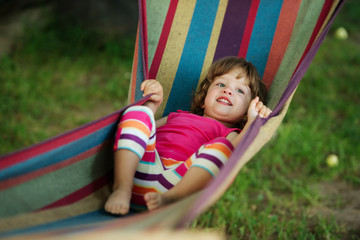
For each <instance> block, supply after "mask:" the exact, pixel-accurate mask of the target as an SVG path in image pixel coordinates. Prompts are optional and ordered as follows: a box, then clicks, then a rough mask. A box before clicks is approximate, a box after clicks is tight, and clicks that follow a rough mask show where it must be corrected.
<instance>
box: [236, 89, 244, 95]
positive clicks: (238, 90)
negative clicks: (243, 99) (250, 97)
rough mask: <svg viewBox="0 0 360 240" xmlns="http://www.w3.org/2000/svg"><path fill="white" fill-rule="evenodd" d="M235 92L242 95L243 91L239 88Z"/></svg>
mask: <svg viewBox="0 0 360 240" xmlns="http://www.w3.org/2000/svg"><path fill="white" fill-rule="evenodd" d="M236 91H237V92H238V93H242V94H243V93H244V91H243V90H241V89H240V88H237V89H236Z"/></svg>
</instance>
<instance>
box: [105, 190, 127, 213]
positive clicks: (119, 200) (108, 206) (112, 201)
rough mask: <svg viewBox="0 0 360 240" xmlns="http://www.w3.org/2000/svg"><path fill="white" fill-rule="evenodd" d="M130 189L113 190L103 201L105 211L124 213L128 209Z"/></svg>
mask: <svg viewBox="0 0 360 240" xmlns="http://www.w3.org/2000/svg"><path fill="white" fill-rule="evenodd" d="M130 199H131V191H130V192H129V191H124V190H122V189H116V190H114V191H113V192H112V193H111V195H110V197H109V198H108V200H107V201H106V203H105V211H107V212H109V213H112V214H121V215H125V214H127V213H128V212H129V209H130Z"/></svg>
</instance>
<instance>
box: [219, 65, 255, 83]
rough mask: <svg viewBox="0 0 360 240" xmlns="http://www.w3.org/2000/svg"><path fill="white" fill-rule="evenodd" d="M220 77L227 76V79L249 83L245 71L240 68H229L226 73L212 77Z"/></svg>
mask: <svg viewBox="0 0 360 240" xmlns="http://www.w3.org/2000/svg"><path fill="white" fill-rule="evenodd" d="M222 77H225V78H226V77H228V78H229V79H231V78H233V79H237V80H239V81H241V82H243V83H244V84H246V85H250V79H249V78H248V76H247V74H246V72H245V71H244V70H243V69H241V68H235V69H232V70H230V71H229V72H227V73H224V74H223V75H220V76H218V77H216V78H215V79H214V81H216V80H218V79H221V78H222Z"/></svg>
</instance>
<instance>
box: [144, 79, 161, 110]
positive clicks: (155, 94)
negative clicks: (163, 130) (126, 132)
mask: <svg viewBox="0 0 360 240" xmlns="http://www.w3.org/2000/svg"><path fill="white" fill-rule="evenodd" d="M140 90H141V91H144V94H143V96H147V95H149V94H152V95H151V96H150V98H149V100H148V101H147V102H146V103H145V104H144V105H146V106H148V107H150V108H151V109H152V110H153V112H154V113H155V112H156V110H157V109H158V107H159V106H160V104H161V103H162V101H163V97H164V93H163V88H162V86H161V84H160V83H159V82H158V81H156V80H155V79H148V80H145V81H144V82H142V83H141V85H140Z"/></svg>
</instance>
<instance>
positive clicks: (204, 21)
mask: <svg viewBox="0 0 360 240" xmlns="http://www.w3.org/2000/svg"><path fill="white" fill-rule="evenodd" d="M344 2H345V1H343V0H316V1H312V0H242V1H238V0H197V1H195V0H148V1H146V0H140V1H139V29H138V35H137V40H136V45H135V51H134V60H133V70H132V77H131V84H130V88H129V102H131V103H132V104H142V103H143V102H144V101H146V98H142V93H141V92H140V89H139V85H140V84H141V82H142V81H143V80H144V79H148V78H150V79H155V78H156V79H157V80H159V81H160V82H161V83H162V85H163V87H164V98H165V99H164V103H163V106H162V107H160V109H159V110H158V112H159V114H158V116H157V117H160V116H162V115H167V114H169V113H170V112H171V111H175V110H177V109H182V110H187V109H189V107H190V102H191V98H192V95H193V92H194V91H195V90H196V88H197V86H198V84H199V82H200V80H201V79H203V77H204V76H205V74H206V71H207V69H208V68H209V66H210V65H211V63H212V62H213V61H215V60H217V59H219V58H222V57H224V56H229V55H232V56H241V57H245V58H246V59H248V60H249V61H251V62H252V63H253V64H254V65H255V66H256V67H257V69H258V70H259V73H260V75H261V76H262V77H263V80H264V82H265V83H266V86H267V88H268V89H269V103H268V105H269V106H270V107H271V108H272V109H273V112H272V114H271V115H270V117H269V118H268V119H257V120H256V121H255V122H254V123H253V124H252V125H251V127H250V129H249V131H248V132H247V133H246V136H245V137H244V139H243V141H242V142H241V143H240V144H239V145H238V146H237V147H236V148H235V150H234V152H233V154H232V156H231V157H230V159H229V161H228V163H227V164H226V165H225V167H224V168H223V169H222V170H221V172H220V174H219V175H218V176H217V177H216V178H215V179H214V180H213V181H212V183H211V184H210V185H209V187H208V188H206V189H205V190H203V191H202V192H199V193H197V194H194V195H192V196H189V197H188V198H186V199H184V200H182V201H179V202H177V203H174V204H172V205H170V206H167V207H164V208H161V209H159V210H156V211H153V212H145V213H140V214H130V215H129V216H126V217H115V216H111V215H109V214H107V213H105V212H104V210H103V205H104V203H105V201H106V199H107V197H108V195H109V194H110V189H111V179H112V167H113V165H112V164H113V156H112V141H113V137H114V134H115V130H116V126H117V122H118V120H119V117H120V115H121V113H122V112H123V111H124V109H125V108H124V109H121V110H119V111H117V112H115V113H113V114H110V115H109V116H106V117H104V118H102V119H99V120H97V121H94V122H92V123H89V124H87V125H84V126H82V127H80V128H77V129H75V130H73V131H70V132H67V133H65V134H62V135H60V136H57V137H55V138H52V139H50V140H47V141H44V142H42V143H39V144H36V145H34V146H31V147H29V148H26V149H23V150H20V151H17V152H15V153H11V154H9V155H6V156H2V157H1V158H0V202H1V205H0V237H10V238H11V237H14V238H17V237H19V238H26V239H31V238H34V239H39V238H49V237H51V236H70V235H71V236H96V234H101V233H104V232H114V233H115V232H116V233H117V234H121V230H136V231H141V230H147V229H152V228H154V227H157V228H164V229H173V228H175V227H184V226H185V225H186V224H187V223H188V222H189V221H191V220H193V219H194V218H195V217H196V216H198V214H200V213H201V212H203V211H204V210H205V209H207V208H208V207H209V206H211V205H212V204H213V203H214V202H215V201H216V200H217V199H218V198H219V197H221V195H222V194H223V193H224V192H225V191H226V189H227V188H228V187H229V186H230V184H231V183H232V181H233V179H234V178H235V177H236V175H237V174H238V173H239V171H240V170H241V168H242V167H243V166H244V165H245V164H246V163H247V162H248V161H249V160H250V159H251V158H252V156H254V155H255V154H256V153H257V152H258V151H259V150H260V149H261V147H262V146H263V145H264V144H265V143H266V142H267V141H268V140H269V139H270V138H271V136H272V135H273V133H274V132H275V131H276V129H277V127H278V126H279V124H280V123H281V121H282V119H283V118H284V116H285V114H286V111H287V108H288V106H289V104H290V102H291V99H292V96H293V94H294V92H295V90H296V87H297V86H298V84H299V82H300V80H301V79H302V77H303V75H304V74H305V72H306V70H307V68H308V67H309V65H310V63H311V61H312V59H313V58H314V56H315V54H316V52H317V50H318V48H319V47H320V45H321V43H322V41H323V39H324V38H325V36H326V34H327V32H328V31H329V29H330V26H331V24H332V22H333V20H334V18H335V16H336V14H337V13H338V11H339V10H340V9H341V6H342V5H343V4H344ZM99 236H100V235H99Z"/></svg>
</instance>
